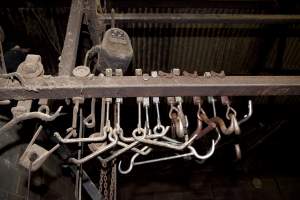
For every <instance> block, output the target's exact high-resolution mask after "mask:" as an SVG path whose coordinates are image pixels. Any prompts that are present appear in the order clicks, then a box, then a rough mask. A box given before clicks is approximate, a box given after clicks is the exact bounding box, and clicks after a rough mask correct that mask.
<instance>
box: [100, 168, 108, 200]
mask: <svg viewBox="0 0 300 200" xmlns="http://www.w3.org/2000/svg"><path fill="white" fill-rule="evenodd" d="M107 186H108V184H107V164H106V163H103V164H102V166H101V170H100V185H99V190H100V192H101V194H103V196H104V200H108V188H107Z"/></svg>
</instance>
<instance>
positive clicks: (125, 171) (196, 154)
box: [118, 140, 215, 174]
mask: <svg viewBox="0 0 300 200" xmlns="http://www.w3.org/2000/svg"><path fill="white" fill-rule="evenodd" d="M144 148H145V147H144ZM188 148H189V150H190V152H189V153H185V154H179V155H174V156H168V157H163V158H156V159H151V160H145V161H139V162H135V159H136V158H137V157H138V156H139V154H138V153H136V154H134V155H133V156H132V157H131V159H130V163H129V167H128V168H127V169H126V170H123V169H122V167H121V165H122V161H120V162H119V165H118V170H119V172H120V173H121V174H128V173H130V172H131V171H132V169H133V167H134V166H137V165H144V164H150V163H155V162H161V161H166V160H173V159H178V158H183V157H187V156H195V157H196V158H197V159H200V160H205V159H208V158H209V157H211V156H212V155H213V153H214V151H215V141H214V140H212V146H211V148H210V150H209V152H208V153H207V154H205V155H199V154H198V152H197V151H196V150H195V148H194V147H192V146H189V147H188Z"/></svg>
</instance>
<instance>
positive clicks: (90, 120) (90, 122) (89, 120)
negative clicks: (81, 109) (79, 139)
mask: <svg viewBox="0 0 300 200" xmlns="http://www.w3.org/2000/svg"><path fill="white" fill-rule="evenodd" d="M95 105H96V98H92V101H91V114H89V115H88V116H87V117H86V118H85V119H84V120H83V123H84V124H85V126H86V127H88V128H94V127H95V124H96V122H95Z"/></svg>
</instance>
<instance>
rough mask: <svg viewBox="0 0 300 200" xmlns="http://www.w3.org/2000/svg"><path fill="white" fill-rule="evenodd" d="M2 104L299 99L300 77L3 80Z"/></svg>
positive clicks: (131, 77)
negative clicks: (83, 100)
mask: <svg viewBox="0 0 300 200" xmlns="http://www.w3.org/2000/svg"><path fill="white" fill-rule="evenodd" d="M0 86H1V87H0V100H5V99H16V100H25V99H40V98H47V99H64V98H69V97H75V96H82V97H88V98H89V97H136V96H222V95H224V96H269V95H300V76H226V77H224V78H217V77H211V78H205V77H202V76H201V77H200V76H199V77H189V76H173V77H171V78H170V77H159V78H153V77H147V78H145V77H143V76H140V77H137V76H123V77H117V76H115V77H93V78H76V77H69V76H57V77H38V78H35V79H30V80H26V81H25V83H24V85H23V86H21V85H20V84H19V82H17V81H14V82H12V81H10V80H7V79H0Z"/></svg>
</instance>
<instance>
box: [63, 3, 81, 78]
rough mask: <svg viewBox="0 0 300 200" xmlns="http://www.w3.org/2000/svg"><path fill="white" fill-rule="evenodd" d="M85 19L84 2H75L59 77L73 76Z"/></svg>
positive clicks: (70, 16)
mask: <svg viewBox="0 0 300 200" xmlns="http://www.w3.org/2000/svg"><path fill="white" fill-rule="evenodd" d="M82 17H83V1H81V0H73V1H72V5H71V10H70V15H69V21H68V27H67V31H66V37H65V42H64V47H63V50H62V54H61V58H60V62H59V65H58V74H59V75H71V74H72V70H73V69H74V67H75V64H76V58H77V49H78V42H79V36H80V30H81V22H82Z"/></svg>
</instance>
